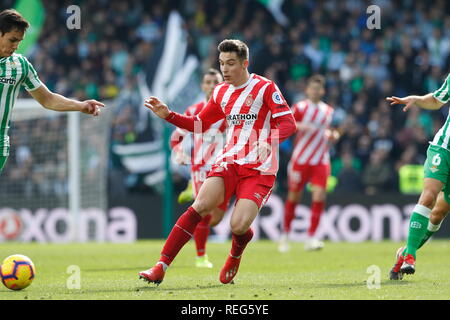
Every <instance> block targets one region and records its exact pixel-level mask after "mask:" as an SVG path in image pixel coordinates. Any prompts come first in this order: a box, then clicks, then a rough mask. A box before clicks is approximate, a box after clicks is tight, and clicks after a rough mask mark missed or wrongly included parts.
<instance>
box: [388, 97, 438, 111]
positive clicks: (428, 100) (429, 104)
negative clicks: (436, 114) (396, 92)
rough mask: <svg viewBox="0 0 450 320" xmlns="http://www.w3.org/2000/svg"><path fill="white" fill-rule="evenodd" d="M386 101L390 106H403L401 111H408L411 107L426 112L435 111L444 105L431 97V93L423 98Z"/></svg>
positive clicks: (390, 98)
mask: <svg viewBox="0 0 450 320" xmlns="http://www.w3.org/2000/svg"><path fill="white" fill-rule="evenodd" d="M386 100H387V101H389V102H390V104H391V106H393V105H396V104H404V105H405V107H404V108H403V111H408V109H409V108H411V106H413V105H416V106H418V107H420V108H422V109H427V110H437V109H440V108H441V107H442V106H443V105H444V103H442V102H440V101H439V100H437V99H436V98H435V97H434V96H433V93H429V94H427V95H424V96H407V97H404V98H399V97H387V98H386Z"/></svg>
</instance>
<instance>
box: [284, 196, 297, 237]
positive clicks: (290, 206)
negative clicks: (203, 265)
mask: <svg viewBox="0 0 450 320" xmlns="http://www.w3.org/2000/svg"><path fill="white" fill-rule="evenodd" d="M295 206H296V203H295V202H292V201H290V200H286V203H285V204H284V225H283V231H284V232H285V233H289V231H291V223H292V220H294V217H295Z"/></svg>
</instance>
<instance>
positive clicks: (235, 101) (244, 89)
mask: <svg viewBox="0 0 450 320" xmlns="http://www.w3.org/2000/svg"><path fill="white" fill-rule="evenodd" d="M286 114H290V115H291V116H292V111H291V109H290V108H289V106H288V104H287V102H286V100H285V99H284V97H283V95H282V94H281V92H280V90H279V89H278V87H277V85H276V84H275V83H274V82H273V81H271V80H268V79H266V78H264V77H261V76H259V75H256V74H251V75H250V78H249V79H248V81H247V82H246V83H244V84H243V85H241V86H239V87H235V86H233V85H231V84H227V83H225V82H223V83H220V84H218V85H217V86H216V87H215V88H214V91H213V94H212V96H211V98H210V100H209V101H208V104H207V106H206V107H205V109H204V111H203V112H201V113H200V114H199V115H198V118H199V119H200V120H202V121H203V120H205V119H208V120H209V121H213V120H219V119H223V118H225V119H226V120H227V124H228V127H227V137H226V142H225V146H224V148H223V150H222V152H221V154H219V155H218V156H217V158H216V164H222V163H236V164H239V165H242V166H243V167H246V168H251V169H255V170H258V171H261V172H264V173H267V174H276V172H277V171H278V144H279V142H278V140H277V139H275V138H274V134H275V133H276V132H278V131H277V130H276V121H273V119H275V118H277V117H280V116H283V115H286ZM261 145H266V146H268V147H269V148H270V149H271V150H273V151H274V152H271V155H270V156H269V157H266V158H265V159H262V160H261V158H260V157H258V152H257V151H258V146H261Z"/></svg>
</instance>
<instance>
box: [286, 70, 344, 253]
mask: <svg viewBox="0 0 450 320" xmlns="http://www.w3.org/2000/svg"><path fill="white" fill-rule="evenodd" d="M324 95H325V79H324V77H323V76H320V75H315V76H312V77H311V78H310V79H309V80H308V83H307V86H306V96H307V99H306V100H303V101H299V102H298V103H296V104H295V105H294V106H293V113H294V118H295V121H296V122H297V131H298V133H297V136H296V139H295V143H294V150H293V153H292V156H291V160H290V161H289V164H288V190H289V191H288V196H287V199H286V203H285V209H284V223H283V232H282V235H281V238H280V244H279V248H278V249H279V251H280V252H286V251H289V242H288V240H289V232H290V230H291V223H292V220H293V219H294V217H295V207H296V205H297V203H299V202H300V199H301V196H302V193H303V189H304V188H305V186H306V184H307V183H308V182H310V183H311V192H312V203H311V218H310V227H309V229H308V237H307V239H306V242H305V249H306V250H318V249H321V248H322V247H323V242H321V241H319V240H318V239H317V238H315V233H316V230H317V227H318V225H319V222H320V216H321V214H322V212H323V211H324V208H325V199H326V188H327V179H328V177H329V175H330V155H329V152H328V149H329V143H330V142H334V141H336V140H337V139H338V138H339V133H338V132H337V130H333V129H330V124H331V120H332V117H333V108H332V107H330V106H329V105H327V104H326V103H325V102H323V101H322V98H323V96H324Z"/></svg>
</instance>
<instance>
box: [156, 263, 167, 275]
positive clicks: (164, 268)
mask: <svg viewBox="0 0 450 320" xmlns="http://www.w3.org/2000/svg"><path fill="white" fill-rule="evenodd" d="M156 264H160V265H162V266H163V270H164V272H166V270H167V268H168V267H169V266H168V265H167V264H165V263H164V262H162V261H158V262H157V263H156Z"/></svg>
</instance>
